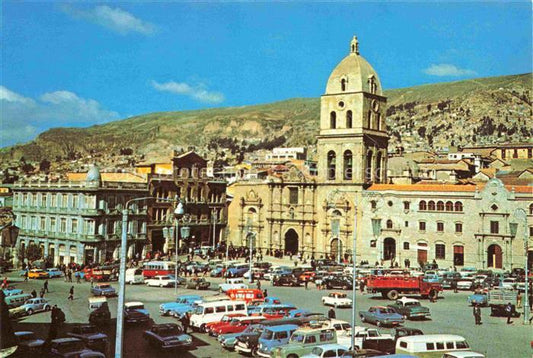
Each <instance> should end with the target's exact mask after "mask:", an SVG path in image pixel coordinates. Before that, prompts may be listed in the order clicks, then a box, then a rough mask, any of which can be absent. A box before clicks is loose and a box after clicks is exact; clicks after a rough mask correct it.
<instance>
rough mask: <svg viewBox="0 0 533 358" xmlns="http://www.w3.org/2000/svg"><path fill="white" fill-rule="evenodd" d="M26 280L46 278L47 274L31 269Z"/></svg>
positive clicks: (43, 271)
mask: <svg viewBox="0 0 533 358" xmlns="http://www.w3.org/2000/svg"><path fill="white" fill-rule="evenodd" d="M28 278H48V272H46V271H45V270H39V269H33V270H30V272H28Z"/></svg>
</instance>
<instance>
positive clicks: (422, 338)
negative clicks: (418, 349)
mask: <svg viewBox="0 0 533 358" xmlns="http://www.w3.org/2000/svg"><path fill="white" fill-rule="evenodd" d="M400 339H401V340H402V341H408V342H413V343H420V342H422V343H423V342H427V341H428V340H435V341H466V339H465V337H462V336H458V335H455V334H422V335H419V336H407V337H401V338H399V340H400Z"/></svg>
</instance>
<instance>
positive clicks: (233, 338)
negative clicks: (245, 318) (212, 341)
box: [217, 324, 263, 350]
mask: <svg viewBox="0 0 533 358" xmlns="http://www.w3.org/2000/svg"><path fill="white" fill-rule="evenodd" d="M262 331H263V325H260V324H252V325H250V326H248V327H246V329H245V330H244V331H242V332H240V333H229V334H221V335H219V336H218V337H217V341H218V342H219V343H220V345H221V346H222V348H225V349H228V350H233V349H234V348H235V345H236V344H237V342H238V340H237V338H238V337H239V336H242V335H248V334H257V335H260V334H261V332H262Z"/></svg>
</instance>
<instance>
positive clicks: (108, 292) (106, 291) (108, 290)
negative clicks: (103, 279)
mask: <svg viewBox="0 0 533 358" xmlns="http://www.w3.org/2000/svg"><path fill="white" fill-rule="evenodd" d="M91 293H92V294H93V295H95V296H116V295H117V291H115V289H114V288H113V287H111V285H109V284H107V283H100V284H98V285H96V286H94V287H93V288H91Z"/></svg>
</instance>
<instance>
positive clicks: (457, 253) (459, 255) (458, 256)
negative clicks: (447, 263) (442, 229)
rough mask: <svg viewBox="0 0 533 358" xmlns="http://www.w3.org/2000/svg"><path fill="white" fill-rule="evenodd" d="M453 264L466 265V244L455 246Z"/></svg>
mask: <svg viewBox="0 0 533 358" xmlns="http://www.w3.org/2000/svg"><path fill="white" fill-rule="evenodd" d="M453 264H454V266H463V265H464V246H462V245H455V246H454V247H453Z"/></svg>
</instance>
